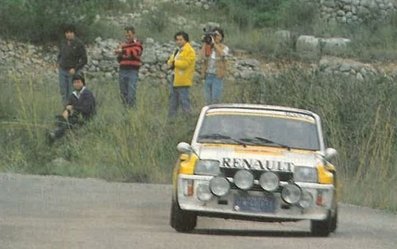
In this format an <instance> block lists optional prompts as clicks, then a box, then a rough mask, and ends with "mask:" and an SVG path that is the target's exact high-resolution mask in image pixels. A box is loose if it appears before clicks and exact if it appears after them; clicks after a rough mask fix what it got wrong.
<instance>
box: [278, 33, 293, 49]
mask: <svg viewBox="0 0 397 249" xmlns="http://www.w3.org/2000/svg"><path fill="white" fill-rule="evenodd" d="M274 36H275V39H276V44H277V48H278V49H289V48H292V46H293V39H292V36H291V32H289V31H288V30H279V31H276V32H275V33H274Z"/></svg>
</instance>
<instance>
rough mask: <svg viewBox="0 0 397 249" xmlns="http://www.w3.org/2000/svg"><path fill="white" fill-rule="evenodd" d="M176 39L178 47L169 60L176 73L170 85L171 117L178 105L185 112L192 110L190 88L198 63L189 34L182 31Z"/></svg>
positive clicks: (169, 113)
mask: <svg viewBox="0 0 397 249" xmlns="http://www.w3.org/2000/svg"><path fill="white" fill-rule="evenodd" d="M174 39H175V43H176V45H177V49H176V51H175V52H174V53H173V54H172V55H171V57H170V58H169V60H168V62H167V64H168V66H169V67H170V69H172V70H173V73H174V76H173V80H172V85H171V87H170V101H169V111H168V116H170V117H173V116H175V115H176V113H177V111H178V106H181V107H182V110H183V112H185V113H190V112H191V106H190V98H189V88H190V87H191V86H192V83H193V76H194V69H195V63H196V53H195V51H194V49H193V48H192V46H191V45H190V43H189V35H188V34H187V33H185V32H183V31H181V32H178V33H176V34H175V36H174Z"/></svg>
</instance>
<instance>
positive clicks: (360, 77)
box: [356, 73, 364, 81]
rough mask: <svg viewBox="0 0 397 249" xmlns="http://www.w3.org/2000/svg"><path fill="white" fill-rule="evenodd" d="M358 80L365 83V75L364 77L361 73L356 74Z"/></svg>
mask: <svg viewBox="0 0 397 249" xmlns="http://www.w3.org/2000/svg"><path fill="white" fill-rule="evenodd" d="M356 79H357V80H358V81H364V77H363V75H362V74H361V73H357V74H356Z"/></svg>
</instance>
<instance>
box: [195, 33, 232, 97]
mask: <svg viewBox="0 0 397 249" xmlns="http://www.w3.org/2000/svg"><path fill="white" fill-rule="evenodd" d="M224 37H225V36H224V33H223V30H222V29H221V28H218V27H216V28H214V29H212V30H211V31H209V32H207V33H206V34H205V36H204V39H203V42H204V43H203V46H202V49H201V54H202V57H203V67H202V72H201V74H202V77H203V79H205V86H204V88H205V99H206V103H207V105H209V104H215V103H219V102H221V98H222V91H223V78H224V77H225V74H226V56H227V55H228V53H229V48H228V47H227V46H226V45H224V44H223V39H224Z"/></svg>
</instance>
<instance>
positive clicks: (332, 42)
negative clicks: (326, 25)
mask: <svg viewBox="0 0 397 249" xmlns="http://www.w3.org/2000/svg"><path fill="white" fill-rule="evenodd" d="M321 43H322V53H323V54H327V55H342V54H344V53H346V51H347V48H348V45H349V44H350V43H351V40H350V39H347V38H328V39H321Z"/></svg>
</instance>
